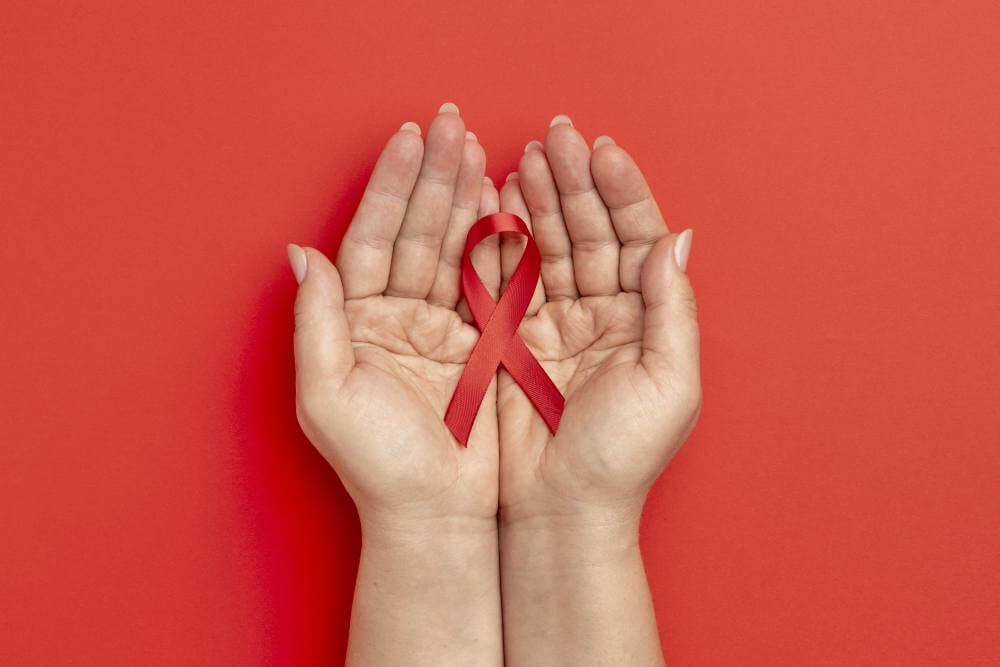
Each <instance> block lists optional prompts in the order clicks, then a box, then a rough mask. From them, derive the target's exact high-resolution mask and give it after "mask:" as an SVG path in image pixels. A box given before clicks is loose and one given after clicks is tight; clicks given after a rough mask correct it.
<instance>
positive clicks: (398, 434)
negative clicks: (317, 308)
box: [330, 296, 497, 514]
mask: <svg viewBox="0 0 1000 667" xmlns="http://www.w3.org/2000/svg"><path fill="white" fill-rule="evenodd" d="M345 312H346V314H347V319H348V321H349V323H350V329H351V339H352V344H353V347H354V356H355V366H354V368H353V369H352V371H351V373H350V375H349V376H348V378H347V379H346V381H345V383H344V385H343V387H342V390H341V392H340V393H339V395H336V396H330V403H331V405H330V408H331V413H330V414H331V419H333V420H335V421H336V423H337V424H338V431H339V432H342V434H343V435H342V437H343V438H344V439H345V440H349V441H351V442H356V443H359V444H358V446H357V447H356V449H355V451H356V452H357V455H356V456H355V458H354V460H353V464H355V465H363V466H364V467H365V468H366V469H377V470H379V471H380V474H379V475H378V476H377V477H376V479H377V480H378V481H379V483H380V484H385V485H386V487H387V488H390V487H391V488H392V489H394V490H396V491H397V492H399V491H405V493H406V494H407V497H406V498H405V500H406V501H407V502H410V501H424V500H428V499H432V498H438V499H439V500H441V502H442V503H443V504H444V503H450V504H452V505H455V504H461V505H462V506H474V505H481V507H476V508H475V509H478V510H481V511H482V512H485V513H487V514H489V513H490V512H491V511H493V510H495V505H496V501H495V497H494V498H491V497H490V491H489V490H490V489H491V488H495V486H496V469H495V461H494V462H493V465H492V466H491V464H490V459H489V458H488V457H477V458H475V459H472V460H466V457H464V456H462V454H463V452H462V451H460V450H459V449H458V448H457V447H456V446H455V442H454V439H453V438H452V436H451V434H450V433H449V432H448V429H447V428H446V427H445V425H444V423H443V422H442V421H441V416H440V415H441V414H443V412H444V410H445V408H446V407H447V405H448V401H449V400H450V398H451V393H452V391H453V389H454V387H455V385H456V383H457V382H458V378H459V376H460V375H461V373H462V370H463V369H464V367H465V362H466V361H467V360H468V357H469V353H470V351H471V350H472V347H473V345H474V344H475V341H476V332H475V330H474V329H473V328H472V327H471V326H470V325H468V324H466V323H465V322H463V321H462V319H461V318H460V317H459V316H458V314H457V313H456V312H455V311H454V310H451V309H448V308H442V307H438V306H433V305H430V304H428V303H427V302H426V301H423V300H421V299H410V298H398V297H383V296H371V297H365V298H361V299H353V300H349V301H347V302H346V303H345ZM477 421H478V422H480V423H481V424H480V426H479V427H478V428H475V429H473V431H472V434H471V436H470V440H469V447H470V448H477V449H479V450H493V451H495V449H496V437H497V436H496V428H495V427H494V428H490V425H491V423H492V424H495V422H496V399H495V394H494V393H493V392H492V391H491V393H490V395H489V396H488V397H487V398H486V399H485V400H484V401H483V405H482V407H481V409H480V413H479V416H478V418H477ZM359 459H362V460H359ZM364 459H367V460H364ZM400 495H402V494H400ZM442 496H447V497H442Z"/></svg>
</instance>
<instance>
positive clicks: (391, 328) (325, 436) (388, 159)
mask: <svg viewBox="0 0 1000 667" xmlns="http://www.w3.org/2000/svg"><path fill="white" fill-rule="evenodd" d="M484 168H485V155H484V152H483V149H482V147H481V146H480V145H479V143H478V141H477V140H476V137H475V135H473V134H472V133H471V132H466V129H465V125H464V123H463V121H462V118H461V117H460V116H459V114H458V112H457V109H456V108H454V105H444V106H442V109H441V112H439V113H438V115H437V116H436V117H435V118H434V120H433V121H432V122H431V124H430V126H429V128H428V130H427V139H426V141H423V140H422V138H421V135H420V129H419V127H418V126H416V124H414V123H406V124H404V125H403V127H402V128H401V129H400V131H399V132H397V133H396V134H395V135H393V136H392V137H391V138H390V139H389V141H388V143H387V144H386V146H385V149H384V150H383V151H382V154H381V156H380V157H379V159H378V162H377V164H376V166H375V169H374V172H373V174H372V176H371V180H370V182H369V183H368V186H367V189H366V190H365V193H364V196H363V198H362V200H361V203H360V205H359V207H358V209H357V212H356V214H355V216H354V218H353V220H352V222H351V224H350V227H349V228H348V229H347V231H346V234H345V236H344V238H343V241H342V243H341V246H340V250H339V254H338V256H337V261H336V265H334V264H332V263H330V261H329V260H327V258H326V257H324V256H323V254H322V253H320V252H319V251H317V250H315V249H311V248H306V249H304V250H303V249H300V248H298V246H290V248H289V255H290V258H291V260H292V264H293V267H295V269H296V274H297V277H299V278H300V282H301V285H300V288H299V293H298V298H297V300H296V303H295V365H296V395H297V412H298V416H299V422H300V424H301V426H302V428H303V430H304V431H305V433H306V435H307V436H308V437H309V439H310V440H311V441H312V443H313V444H314V445H315V446H316V447H317V449H319V451H320V452H322V453H323V455H324V456H325V457H326V458H327V459H328V460H329V461H330V463H331V464H332V465H333V467H334V468H335V469H336V471H337V473H338V474H339V475H340V478H341V480H342V481H343V483H344V485H345V487H346V488H347V490H348V492H349V493H350V494H351V496H352V497H353V499H354V500H355V503H356V504H357V507H358V511H359V514H360V516H361V519H362V523H363V524H375V525H377V524H381V523H389V522H392V521H397V520H406V521H412V520H424V519H427V520H439V519H440V520H446V521H452V522H459V523H460V522H477V521H482V522H484V525H489V522H494V523H493V526H494V527H495V516H496V511H497V497H498V491H497V480H498V472H497V466H498V451H497V442H498V436H497V420H496V383H495V382H494V383H493V384H492V385H491V387H490V390H489V392H488V394H487V396H486V398H485V400H484V401H483V403H482V406H481V407H480V410H479V414H478V417H477V419H476V423H475V426H474V428H473V430H472V433H471V437H470V439H469V442H468V447H467V448H465V447H461V446H459V445H457V443H456V442H455V440H454V439H453V438H452V436H451V434H450V433H449V431H448V429H447V428H446V427H445V425H444V423H443V421H442V415H443V414H444V411H445V408H446V407H447V405H448V401H449V400H450V398H451V394H452V391H453V390H454V387H455V385H456V383H457V381H458V378H459V375H460V374H461V372H462V369H463V368H464V366H465V363H466V361H467V359H468V357H469V353H470V352H471V350H472V348H473V346H474V345H475V343H476V340H477V339H478V331H477V330H476V329H475V328H474V326H472V325H470V324H469V318H468V310H467V308H466V306H465V304H464V302H460V294H459V265H460V260H461V253H462V249H463V244H464V242H465V236H466V233H467V232H468V229H469V228H470V227H471V226H472V224H473V223H474V222H475V220H476V219H477V218H478V217H480V216H482V215H486V214H488V213H493V212H495V211H496V210H497V207H498V194H497V191H496V190H495V189H494V188H493V186H492V184H491V183H490V182H489V180H488V179H485V178H484V175H483V173H484ZM473 261H474V263H475V264H476V267H477V269H478V272H479V274H480V276H481V277H482V279H483V281H484V283H485V284H486V285H487V287H488V289H490V290H491V291H492V292H493V294H494V295H495V294H496V291H497V287H498V285H499V280H500V265H499V255H498V250H497V246H496V240H495V239H494V240H493V242H492V245H491V243H490V242H489V241H486V242H484V243H482V244H480V246H479V247H477V248H476V253H475V254H474V256H473Z"/></svg>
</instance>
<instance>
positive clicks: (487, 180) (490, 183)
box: [483, 176, 493, 187]
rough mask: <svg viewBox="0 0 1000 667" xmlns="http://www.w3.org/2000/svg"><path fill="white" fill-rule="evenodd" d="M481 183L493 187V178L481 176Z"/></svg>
mask: <svg viewBox="0 0 1000 667" xmlns="http://www.w3.org/2000/svg"><path fill="white" fill-rule="evenodd" d="M483 185H488V186H490V187H493V179H492V178H490V177H489V176H483Z"/></svg>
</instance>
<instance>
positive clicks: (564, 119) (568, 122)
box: [549, 113, 573, 127]
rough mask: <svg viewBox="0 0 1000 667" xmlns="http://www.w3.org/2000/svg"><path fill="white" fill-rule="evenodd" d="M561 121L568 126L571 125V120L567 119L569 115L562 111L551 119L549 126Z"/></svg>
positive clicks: (560, 123) (558, 123) (559, 123)
mask: <svg viewBox="0 0 1000 667" xmlns="http://www.w3.org/2000/svg"><path fill="white" fill-rule="evenodd" d="M563 123H565V124H566V125H569V126H570V127H572V126H573V121H571V120H570V119H569V116H567V115H566V114H564V113H561V114H559V115H558V116H556V117H555V118H553V119H552V122H550V123H549V127H555V126H556V125H562V124H563Z"/></svg>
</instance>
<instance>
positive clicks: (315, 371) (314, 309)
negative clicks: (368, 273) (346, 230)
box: [288, 244, 354, 398]
mask: <svg viewBox="0 0 1000 667" xmlns="http://www.w3.org/2000/svg"><path fill="white" fill-rule="evenodd" d="M288 260H289V262H290V263H291V265H292V271H293V272H294V273H295V279H296V280H298V282H299V292H298V295H297V296H296V298H295V384H296V391H297V392H298V394H299V396H300V398H302V397H304V396H305V395H306V393H307V392H309V391H311V390H312V391H315V388H317V387H319V386H320V385H321V383H325V382H329V381H331V380H332V381H333V382H335V383H337V385H338V386H339V384H340V383H341V382H342V381H343V380H344V378H346V377H347V374H348V373H349V372H350V370H351V369H352V368H353V367H354V349H353V347H352V346H351V331H350V327H349V326H348V323H347V315H346V314H345V313H344V287H343V284H342V283H341V282H340V273H338V272H337V269H336V267H334V265H333V264H331V263H330V260H328V259H327V258H326V256H325V255H323V253H321V252H319V251H318V250H314V249H313V248H300V247H299V246H297V245H295V244H290V245H289V246H288Z"/></svg>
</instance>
